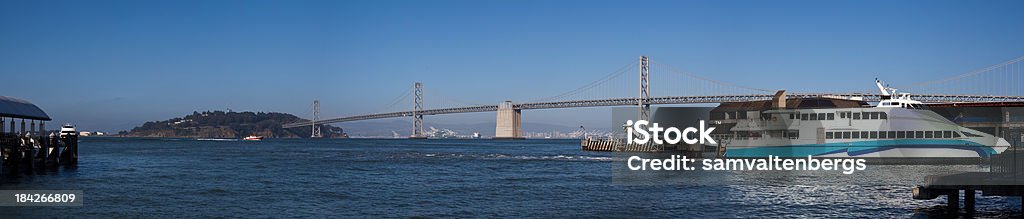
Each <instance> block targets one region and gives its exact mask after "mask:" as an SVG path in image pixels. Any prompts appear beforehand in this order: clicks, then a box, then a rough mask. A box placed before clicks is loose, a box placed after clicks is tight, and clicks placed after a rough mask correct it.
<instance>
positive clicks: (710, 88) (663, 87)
mask: <svg viewBox="0 0 1024 219" xmlns="http://www.w3.org/2000/svg"><path fill="white" fill-rule="evenodd" d="M650 62H651V63H652V64H654V65H655V67H652V68H651V69H652V70H654V71H656V72H668V73H672V74H652V75H651V78H652V79H651V81H652V82H654V83H655V84H654V85H651V89H652V90H655V91H652V93H654V94H653V95H655V96H693V95H729V94H751V93H755V94H758V93H773V92H775V91H774V90H769V89H761V88H754V87H748V86H742V85H737V84H734V83H730V82H723V81H719V80H714V79H711V78H707V77H704V76H700V75H697V74H693V73H689V72H686V71H683V70H679V68H676V67H673V66H671V65H668V64H663V63H660V62H656V61H653V60H652V61H650ZM672 75H675V76H682V77H677V78H671V77H669V76H672ZM659 91H660V92H659Z"/></svg>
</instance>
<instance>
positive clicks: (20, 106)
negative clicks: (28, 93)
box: [0, 96, 50, 121]
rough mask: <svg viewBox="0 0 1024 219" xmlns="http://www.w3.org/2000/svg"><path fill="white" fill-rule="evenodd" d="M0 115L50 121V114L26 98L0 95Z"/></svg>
mask: <svg viewBox="0 0 1024 219" xmlns="http://www.w3.org/2000/svg"><path fill="white" fill-rule="evenodd" d="M0 117H11V118H19V119H34V120H43V121H50V116H49V115H46V112H43V109H40V108H39V107H38V106H36V105H35V104H32V103H31V102H28V101H27V100H23V99H19V98H14V97H8V96H0Z"/></svg>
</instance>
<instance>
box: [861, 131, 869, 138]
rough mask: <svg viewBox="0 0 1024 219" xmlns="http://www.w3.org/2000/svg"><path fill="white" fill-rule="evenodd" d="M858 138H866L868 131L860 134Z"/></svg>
mask: <svg viewBox="0 0 1024 219" xmlns="http://www.w3.org/2000/svg"><path fill="white" fill-rule="evenodd" d="M860 138H868V131H863V132H860Z"/></svg>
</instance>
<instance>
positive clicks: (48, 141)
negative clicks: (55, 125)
mask: <svg viewBox="0 0 1024 219" xmlns="http://www.w3.org/2000/svg"><path fill="white" fill-rule="evenodd" d="M50 120H51V119H50V117H49V116H48V115H46V112H43V110H42V109H40V108H39V107H37V106H36V105H34V104H32V103H30V102H28V101H26V100H22V99H18V98H13V97H6V96H0V167H2V168H3V172H15V171H18V170H29V171H31V170H32V169H44V168H48V167H49V168H56V167H58V166H73V165H76V164H78V133H75V131H74V128H67V130H65V129H63V128H62V129H61V130H60V131H47V130H46V121H50ZM37 124H38V126H37ZM8 125H9V126H8ZM26 125H27V126H26ZM18 127H20V129H18Z"/></svg>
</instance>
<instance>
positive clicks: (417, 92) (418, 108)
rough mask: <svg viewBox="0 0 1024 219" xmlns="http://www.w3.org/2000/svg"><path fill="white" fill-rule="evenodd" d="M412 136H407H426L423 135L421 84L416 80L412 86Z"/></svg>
mask: <svg viewBox="0 0 1024 219" xmlns="http://www.w3.org/2000/svg"><path fill="white" fill-rule="evenodd" d="M413 94H414V96H415V98H413V109H412V136H409V138H427V136H426V135H423V114H422V113H423V84H422V83H420V82H416V85H414V86H413Z"/></svg>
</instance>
